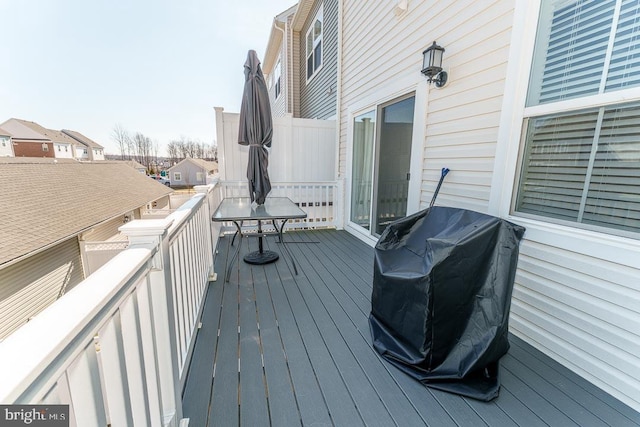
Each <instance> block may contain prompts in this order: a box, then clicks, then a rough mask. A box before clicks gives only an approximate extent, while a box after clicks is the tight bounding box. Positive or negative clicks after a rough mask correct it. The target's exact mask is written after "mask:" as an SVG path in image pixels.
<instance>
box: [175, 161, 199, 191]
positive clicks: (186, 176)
mask: <svg viewBox="0 0 640 427" xmlns="http://www.w3.org/2000/svg"><path fill="white" fill-rule="evenodd" d="M176 172H177V173H179V174H180V175H181V180H180V181H178V180H176V179H175V176H176V175H175V174H176ZM198 173H201V174H202V179H198ZM170 174H171V176H170V177H169V181H170V182H171V187H193V186H194V185H204V184H206V180H207V171H206V170H205V169H203V168H201V167H200V166H198V165H196V164H194V163H190V162H184V163H182V164H178V165H176V166H174V167H172V168H171V170H170Z"/></svg>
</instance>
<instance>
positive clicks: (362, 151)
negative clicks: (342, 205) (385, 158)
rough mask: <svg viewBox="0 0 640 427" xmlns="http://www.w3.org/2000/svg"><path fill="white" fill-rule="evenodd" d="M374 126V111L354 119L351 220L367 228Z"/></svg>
mask: <svg viewBox="0 0 640 427" xmlns="http://www.w3.org/2000/svg"><path fill="white" fill-rule="evenodd" d="M375 128H376V115H375V111H369V112H368V113H364V114H361V115H359V116H357V117H356V118H355V119H354V123H353V173H352V177H351V178H352V181H351V182H352V185H351V221H352V222H354V223H356V224H358V225H360V226H362V227H364V228H366V229H367V230H370V221H369V219H370V215H371V196H372V185H371V183H372V179H373V144H374V137H375Z"/></svg>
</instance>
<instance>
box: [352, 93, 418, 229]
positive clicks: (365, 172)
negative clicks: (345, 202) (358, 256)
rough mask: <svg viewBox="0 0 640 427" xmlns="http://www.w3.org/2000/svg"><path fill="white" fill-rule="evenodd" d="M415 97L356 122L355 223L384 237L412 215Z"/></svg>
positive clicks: (354, 141)
mask: <svg viewBox="0 0 640 427" xmlns="http://www.w3.org/2000/svg"><path fill="white" fill-rule="evenodd" d="M414 104H415V96H414V95H413V94H410V95H407V96H404V97H401V98H397V99H394V100H393V101H390V102H388V103H385V104H381V105H379V106H377V108H376V109H374V110H371V111H368V112H366V113H363V114H361V115H359V116H357V117H355V118H354V126H353V129H354V133H353V162H352V185H351V222H353V223H355V224H357V225H359V226H361V227H363V228H365V229H367V230H370V232H371V234H373V235H376V236H377V235H380V234H382V232H383V231H384V229H385V227H386V226H387V225H388V224H389V223H391V222H392V221H394V220H396V219H398V218H402V217H404V216H405V215H406V214H407V198H408V194H409V179H410V174H409V171H410V163H411V140H412V134H413V115H414Z"/></svg>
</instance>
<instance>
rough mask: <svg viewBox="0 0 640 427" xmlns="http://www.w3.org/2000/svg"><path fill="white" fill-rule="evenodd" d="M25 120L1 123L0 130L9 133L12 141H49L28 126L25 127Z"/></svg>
mask: <svg viewBox="0 0 640 427" xmlns="http://www.w3.org/2000/svg"><path fill="white" fill-rule="evenodd" d="M26 123H33V122H27V121H26V120H20V119H9V120H7V121H6V122H4V123H1V124H0V125H2V128H3V129H4V130H6V131H8V132H10V133H11V136H13V139H27V140H37V141H50V139H49V138H48V137H46V136H44V135H43V134H41V133H40V132H37V131H34V130H33V129H31V127H30V126H27V125H26ZM34 124H35V123H34Z"/></svg>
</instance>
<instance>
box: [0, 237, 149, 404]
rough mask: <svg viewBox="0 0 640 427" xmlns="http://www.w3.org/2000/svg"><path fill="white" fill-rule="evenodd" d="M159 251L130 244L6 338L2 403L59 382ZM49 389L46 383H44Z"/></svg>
mask: <svg viewBox="0 0 640 427" xmlns="http://www.w3.org/2000/svg"><path fill="white" fill-rule="evenodd" d="M154 253H155V250H152V249H148V248H139V247H138V248H130V249H128V250H126V251H125V252H122V253H120V254H118V255H116V257H114V258H113V259H112V260H111V261H110V262H109V263H107V264H106V265H105V266H103V267H102V268H100V269H99V270H98V271H96V272H95V273H94V274H92V275H90V276H89V277H87V279H85V280H84V281H83V282H82V283H81V284H80V285H78V286H76V287H75V288H73V289H72V290H71V291H69V292H68V293H67V294H65V295H64V297H62V298H60V299H59V300H57V301H56V302H55V303H54V304H52V305H50V306H49V307H47V308H46V309H45V310H44V311H42V312H41V313H39V314H38V315H37V316H36V317H34V318H33V319H32V320H31V321H30V322H29V323H27V324H25V325H24V326H22V327H21V328H20V329H18V330H17V331H15V332H14V333H13V334H11V335H9V336H8V337H7V338H6V339H5V340H4V341H2V342H0V378H2V381H0V402H3V403H8V402H18V401H22V400H24V399H28V398H29V397H30V396H29V394H30V390H31V389H35V388H36V387H37V388H38V389H39V390H42V387H41V386H42V385H44V384H46V383H49V382H54V381H55V380H56V379H57V378H56V377H57V376H59V375H60V373H61V372H62V371H63V370H64V369H65V367H66V366H65V364H67V363H69V361H72V360H74V359H75V355H76V354H78V353H79V352H80V351H82V349H83V348H84V345H86V343H87V341H88V340H90V339H91V338H92V337H93V334H95V332H96V331H97V330H98V329H99V328H100V326H101V324H102V323H103V322H104V321H106V319H108V318H109V316H110V315H111V313H112V312H113V311H114V310H115V309H116V308H117V306H118V303H119V301H120V300H121V299H122V298H123V297H124V296H126V294H127V292H126V291H127V289H128V288H129V287H130V286H131V285H133V284H134V283H135V282H136V281H137V280H138V278H139V277H140V275H141V274H142V273H143V272H144V271H146V269H147V265H148V262H149V260H150V259H151V257H152V256H153V255H154ZM44 389H46V387H44Z"/></svg>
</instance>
